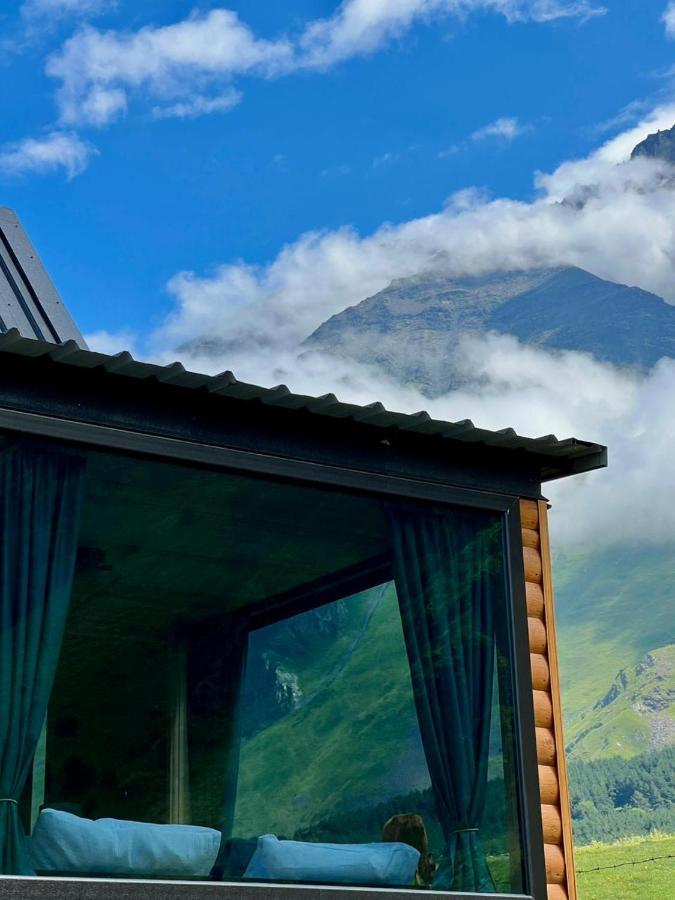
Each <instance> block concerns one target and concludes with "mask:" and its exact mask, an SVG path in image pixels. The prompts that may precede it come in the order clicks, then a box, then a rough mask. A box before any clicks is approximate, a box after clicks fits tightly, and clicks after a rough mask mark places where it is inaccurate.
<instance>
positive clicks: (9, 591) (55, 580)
mask: <svg viewBox="0 0 675 900" xmlns="http://www.w3.org/2000/svg"><path fill="white" fill-rule="evenodd" d="M83 470H84V462H83V460H81V459H78V458H75V457H70V456H67V455H65V454H64V455H61V454H58V453H52V452H49V451H46V450H44V449H39V448H33V447H27V446H19V445H17V446H13V447H6V448H4V449H3V450H2V451H0V873H3V874H7V875H29V874H33V873H32V869H31V865H30V858H29V855H28V849H27V841H26V838H25V835H24V832H23V828H22V825H21V820H20V817H19V809H18V801H19V798H20V796H21V793H22V791H23V789H24V787H25V785H26V781H27V779H28V775H29V773H30V769H31V764H32V761H33V755H34V753H35V748H36V746H37V742H38V739H39V737H40V731H41V729H42V724H43V722H44V719H45V715H46V713H47V704H48V702H49V696H50V693H51V689H52V684H53V681H54V675H55V672H56V666H57V663H58V659H59V652H60V649H61V642H62V638H63V631H64V627H65V623H66V617H67V614H68V606H69V603H70V592H71V587H72V581H73V572H74V568H75V556H76V551H77V539H78V528H79V516H80V506H81V498H82V483H83Z"/></svg>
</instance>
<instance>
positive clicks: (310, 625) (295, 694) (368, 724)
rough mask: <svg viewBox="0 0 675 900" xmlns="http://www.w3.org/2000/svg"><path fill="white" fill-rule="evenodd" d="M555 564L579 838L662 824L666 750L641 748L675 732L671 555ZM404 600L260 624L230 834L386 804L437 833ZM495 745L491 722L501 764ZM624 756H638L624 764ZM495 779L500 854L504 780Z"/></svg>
mask: <svg viewBox="0 0 675 900" xmlns="http://www.w3.org/2000/svg"><path fill="white" fill-rule="evenodd" d="M556 564H557V569H556V574H557V609H558V622H559V642H560V652H561V659H562V666H563V679H564V681H563V702H564V707H565V709H566V712H567V714H568V728H567V739H568V743H569V747H570V750H571V753H570V757H571V760H572V768H571V779H572V793H573V798H574V802H575V823H576V828H577V839H578V840H581V841H582V842H587V841H589V840H594V839H597V838H605V837H608V836H615V837H620V836H624V835H626V834H638V833H643V834H644V833H646V832H648V831H649V830H650V829H651V828H654V827H658V828H669V827H670V825H671V824H673V822H674V820H673V818H672V815H671V814H670V813H669V812H668V805H669V804H671V805H672V804H673V802H674V801H675V792H674V791H675V789H674V788H673V779H672V777H670V778H668V777H666V776H664V774H663V773H664V772H666V773H668V772H671V771H672V759H673V757H672V752H671V755H670V756H668V755H665V756H663V755H659V754H658V753H657V756H656V757H654V759H655V760H656V762H653V761H652V758H651V757H649V756H645V752H646V751H649V750H654V751H662V753H665V752H666V750H667V748H668V747H672V746H674V745H675V715H674V713H675V706H674V703H675V641H673V640H672V629H673V622H672V619H673V615H672V609H673V602H672V597H671V591H672V588H671V586H672V585H675V563H674V562H673V561H672V560H671V559H670V554H669V553H668V552H667V551H666V550H657V549H649V550H637V549H630V550H626V549H625V548H624V549H623V550H606V551H602V552H598V553H590V552H589V553H579V554H576V555H567V556H560V557H559V558H558V559H557V560H556ZM645 598H648V599H647V600H645ZM396 605H397V601H396V596H395V591H394V589H393V586H391V585H389V586H388V587H386V589H385V588H378V589H374V590H373V591H367V592H364V593H363V594H359V595H356V596H354V597H351V598H347V599H345V600H341V601H338V602H337V603H335V604H329V605H328V606H327V607H324V608H322V609H321V610H315V611H312V612H311V613H306V614H303V616H299V617H296V619H297V621H294V620H289V621H288V622H286V623H280V624H278V625H275V626H270V628H269V629H266V630H263V631H262V632H261V633H260V644H259V646H258V645H256V647H254V648H253V649H254V651H255V652H254V654H253V655H254V656H256V654H257V659H258V664H257V665H258V668H257V669H256V668H255V666H254V667H253V668H252V669H251V671H250V672H249V675H247V682H248V681H250V680H251V679H252V680H253V688H252V693H251V694H250V696H249V698H248V699H247V704H246V706H247V709H248V711H249V719H248V720H247V724H246V730H245V740H244V743H243V747H242V754H241V770H240V780H239V792H238V800H237V809H236V822H235V833H237V834H239V835H241V836H251V835H256V834H261V833H265V832H275V833H277V834H280V835H286V836H292V835H298V836H303V835H304V836H310V837H312V838H313V839H317V836H319V835H320V836H321V837H323V838H324V839H331V838H332V839H335V840H338V839H341V840H348V839H349V835H350V834H357V833H358V834H359V835H361V837H362V838H363V839H364V840H376V839H377V838H378V836H379V830H380V828H381V825H382V824H383V822H384V821H385V820H386V818H387V817H388V815H390V814H391V813H392V810H393V809H394V807H393V806H392V803H393V804H394V806H396V804H397V803H398V804H399V805H400V804H403V805H402V807H401V808H400V809H398V811H409V810H408V809H407V806H406V804H408V805H411V806H414V807H415V808H417V809H419V811H421V812H423V814H424V818H425V821H426V822H427V826H428V828H429V831H430V834H432V835H433V834H434V833H435V832H437V831H438V829H437V823H436V822H435V821H434V816H435V813H434V804H433V798H432V797H431V794H430V793H429V791H428V788H429V776H428V771H427V769H426V763H425V760H424V753H423V749H422V747H421V741H420V738H419V732H418V728H417V721H416V715H415V710H414V705H413V699H412V691H411V685H410V677H409V674H408V666H407V661H406V653H405V647H404V643H403V634H402V629H401V625H400V619H399V618H398V616H397V615H396V614H395V610H396ZM646 607H647V608H648V614H645V612H644V611H645V608H646ZM638 610H639V612H638ZM627 623H632V627H627ZM669 638H671V642H670V643H667V644H665V645H663V643H664V642H666V641H668V639H669ZM660 643H661V644H662V646H659V644H660ZM655 647H656V649H654V648H655ZM250 665H251V663H250V662H249V666H250ZM256 672H257V674H256ZM249 689H251V686H250V685H249ZM494 719H495V721H496V722H498V721H499V717H498V715H495V716H494ZM497 731H498V728H497ZM499 753H500V747H499V736H498V734H497V735H496V736H495V739H494V742H493V761H494V762H493V768H492V776H493V777H494V776H498V775H499V769H500V765H499V758H500V757H499ZM618 757H624V758H625V759H627V760H629V759H630V760H633V761H634V762H631V763H630V765H629V768H628V769H626V770H625V771H624V770H623V769H621V768H620V766H619V763H621V760H620V759H618ZM592 760H596V762H589V761H592ZM627 765H628V763H627ZM598 766H600V768H598ZM617 766H618V768H617ZM651 782H653V785H652V788H653V789H652V788H650V787H649V785H650V784H651ZM657 782H658V785H657ZM594 784H597V790H595V788H594V787H593V785H594ZM628 785H632V788H631V790H632V791H633V793H632V794H630V796H628V795H627V794H626V791H627V790H628V787H627V786H628ZM664 785H665V786H664ZM657 787H658V790H656V788H657ZM490 790H491V792H492V793H491V797H492V799H491V801H490V803H491V813H490V814H491V815H492V816H493V818H494V817H495V816H496V819H495V821H493V822H492V823H491V825H490V828H491V829H492V833H493V834H494V835H495V839H494V842H493V845H494V848H495V852H497V853H498V852H499V840H500V838H499V835H500V831H501V830H502V829H503V821H501V824H500V821H498V820H499V817H500V816H502V817H503V803H502V802H501V800H500V798H499V796H498V794H499V791H502V793H503V783H501V782H499V781H498V780H497V778H495V779H494V781H493V782H491V788H490ZM654 791H656V794H658V796H656V797H652V796H651V794H653V793H654ZM397 808H398V807H397ZM362 831H363V834H361V832H362Z"/></svg>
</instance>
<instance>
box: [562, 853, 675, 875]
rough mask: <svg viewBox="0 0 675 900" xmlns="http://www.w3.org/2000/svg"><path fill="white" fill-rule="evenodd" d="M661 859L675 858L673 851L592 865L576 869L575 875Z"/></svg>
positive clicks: (640, 864)
mask: <svg viewBox="0 0 675 900" xmlns="http://www.w3.org/2000/svg"><path fill="white" fill-rule="evenodd" d="M663 859H675V853H668V854H666V855H665V856H649V857H647V858H646V859H631V860H628V861H627V862H620V863H614V865H610V866H594V867H593V868H592V869H577V875H588V874H589V873H590V872H604V871H605V870H606V869H621V868H623V867H624V866H642V865H644V864H645V863H653V862H658V861H660V860H663Z"/></svg>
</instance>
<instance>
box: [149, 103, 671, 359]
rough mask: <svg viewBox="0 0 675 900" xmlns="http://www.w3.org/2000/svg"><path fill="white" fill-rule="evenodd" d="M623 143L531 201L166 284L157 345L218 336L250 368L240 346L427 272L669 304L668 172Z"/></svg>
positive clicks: (645, 127)
mask: <svg viewBox="0 0 675 900" xmlns="http://www.w3.org/2000/svg"><path fill="white" fill-rule="evenodd" d="M668 115H670V116H671V120H670V124H672V123H673V122H674V121H675V107H674V108H672V109H671V111H670V112H668V111H667V110H666V109H665V108H664V109H661V110H658V111H655V112H654V113H653V114H651V115H650V116H648V117H647V118H646V119H645V121H644V122H643V123H642V125H641V126H639V127H637V128H635V129H631V131H630V132H629V134H630V135H631V141H633V142H635V143H637V141H639V140H640V139H641V138H643V137H644V136H646V134H647V133H648V132H649V131H650V130H652V129H653V128H654V124H655V123H658V122H662V121H664V120H665V118H666V116H668ZM624 144H625V140H624V136H619V137H617V138H614V139H612V140H611V141H608V142H607V143H606V144H605V145H603V147H601V148H600V149H599V150H598V151H597V152H595V153H593V154H592V155H591V156H590V157H588V158H587V159H584V160H578V161H573V162H567V163H564V164H563V165H561V166H560V167H559V168H558V169H557V170H556V171H555V172H553V173H550V174H547V175H541V174H540V175H539V176H538V177H537V184H538V187H539V192H540V193H539V196H538V197H537V198H536V199H535V200H534V201H532V202H530V203H527V202H522V201H517V200H511V199H508V198H498V199H489V198H488V197H486V196H485V195H483V194H481V193H480V192H476V191H472V190H469V191H463V192H460V193H458V194H456V195H454V196H453V197H452V198H451V199H450V201H449V202H448V203H447V205H446V206H445V207H444V208H443V209H442V210H441V211H439V212H436V213H433V214H430V215H427V216H424V217H421V218H418V219H413V220H410V221H408V222H404V223H402V224H400V225H396V226H392V225H384V226H382V227H381V228H379V229H378V230H377V231H375V232H374V233H372V234H370V235H367V236H361V235H359V234H358V233H357V232H355V231H354V230H353V229H349V228H343V229H340V230H338V231H327V232H311V233H308V234H305V235H302V236H301V237H300V238H299V239H298V240H297V241H296V242H295V243H293V244H289V245H288V246H286V247H284V248H283V249H282V251H281V252H280V253H279V255H278V256H277V257H276V259H273V260H272V261H271V262H270V263H269V264H268V265H266V266H262V267H254V266H248V265H246V264H244V263H234V264H228V265H223V266H221V267H219V268H217V269H216V270H215V271H213V272H211V273H208V274H206V275H196V274H194V273H189V272H188V273H181V274H179V275H177V276H176V277H175V278H174V279H173V280H172V282H171V285H170V290H171V292H172V294H173V296H174V297H175V300H176V311H175V313H174V314H173V315H172V317H171V318H170V319H169V320H168V321H167V323H166V325H165V326H164V329H163V332H162V335H161V340H163V341H167V342H169V343H174V344H175V343H179V342H180V341H183V340H189V339H190V338H193V337H197V336H199V335H204V334H208V335H215V336H222V337H223V338H224V339H227V340H228V341H231V342H232V348H233V352H235V355H236V358H237V361H238V360H239V352H238V351H237V350H236V348H237V347H238V346H240V347H241V349H242V363H243V364H244V365H247V366H248V363H247V362H246V353H247V349H246V348H247V346H248V344H247V341H249V340H255V341H256V342H258V343H260V344H262V345H264V346H266V347H278V348H279V350H280V352H281V351H282V350H283V349H284V348H287V347H291V346H297V344H298V343H299V342H300V341H302V340H303V339H304V338H305V337H306V336H307V335H308V334H309V333H310V332H312V331H313V330H314V329H315V328H316V327H317V326H318V325H319V324H320V323H321V322H323V321H325V319H327V318H328V317H329V316H331V315H333V314H335V313H336V312H339V311H340V310H342V309H344V308H345V307H347V306H350V305H353V304H354V303H357V302H359V301H360V300H362V299H363V298H364V297H367V296H370V295H372V294H374V293H376V292H377V291H379V290H381V289H382V288H384V287H386V286H387V284H389V282H390V281H391V280H392V279H395V278H400V277H404V276H407V275H414V274H417V273H418V272H420V271H424V270H428V269H433V268H437V269H444V270H447V269H450V270H452V271H455V272H456V273H458V274H480V273H484V272H488V271H493V270H496V269H508V268H526V267H530V266H536V265H558V264H570V265H578V266H581V267H582V268H585V269H588V270H590V271H592V272H594V273H596V274H597V275H599V276H600V277H603V278H609V279H613V280H616V281H620V282H623V283H628V284H639V285H640V286H641V287H644V288H646V289H648V290H652V291H654V292H655V293H657V294H659V295H660V296H663V297H666V298H667V299H668V300H670V301H671V302H675V278H673V268H674V259H675V251H674V250H673V248H674V247H675V191H674V190H673V186H672V185H673V170H672V168H671V167H670V166H669V165H668V164H667V163H662V162H659V161H658V160H651V159H646V158H639V159H635V160H632V161H630V162H626V163H625V164H622V165H617V162H618V161H621V160H625V159H627V158H628V156H629V155H630V151H629V150H628V149H624V150H622V152H621V153H619V149H620V148H622V147H623V146H624ZM563 201H564V202H563ZM252 336H254V337H252ZM230 364H231V365H234V364H235V362H232V363H229V362H228V363H227V365H230Z"/></svg>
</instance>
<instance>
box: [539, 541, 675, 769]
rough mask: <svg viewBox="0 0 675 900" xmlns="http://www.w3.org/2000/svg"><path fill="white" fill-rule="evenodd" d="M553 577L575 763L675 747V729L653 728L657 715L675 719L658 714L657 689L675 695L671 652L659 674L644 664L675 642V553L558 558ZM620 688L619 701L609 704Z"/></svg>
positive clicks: (628, 551)
mask: <svg viewBox="0 0 675 900" xmlns="http://www.w3.org/2000/svg"><path fill="white" fill-rule="evenodd" d="M554 574H555V588H556V613H557V621H558V630H559V650H560V665H561V673H562V688H563V707H564V710H565V715H566V720H567V729H566V739H567V742H568V745H569V747H570V749H571V752H572V756H573V758H586V759H592V758H597V757H598V756H614V755H621V756H630V755H633V754H636V753H640V752H643V751H645V750H648V749H650V748H651V749H657V748H658V747H660V746H667V745H668V744H669V743H675V731H673V730H669V728H668V726H666V727H665V729H664V728H661V729H659V728H658V727H653V725H654V722H653V717H654V714H655V713H658V714H659V715H662V716H663V717H666V718H667V717H669V716H670V717H672V707H670V712H668V707H669V704H666V706H665V707H664V708H661V709H659V710H654V709H653V708H652V707H653V702H652V693H653V692H654V691H655V690H668V689H671V690H674V689H675V671H674V670H673V667H672V662H673V650H672V648H671V649H663V650H659V651H658V653H657V654H656V656H657V657H658V666H656V667H655V668H654V667H650V665H649V664H648V661H647V659H646V658H647V656H648V654H653V653H654V651H657V650H658V648H667V647H668V645H671V644H673V643H675V615H674V613H673V610H675V554H673V553H672V550H671V549H670V548H669V547H618V548H609V549H604V550H589V551H585V552H581V553H576V554H558V555H557V556H556V559H555V563H554ZM636 667H637V668H638V669H640V672H637V671H636ZM617 679H618V681H617ZM624 681H625V682H626V683H625V684H623V682H624ZM628 682H630V684H628ZM618 685H622V687H623V688H624V690H622V691H619V694H621V696H620V697H617V698H615V699H614V702H612V703H609V702H604V704H603V700H605V701H606V698H607V697H608V694H609V692H610V691H611V690H612V688H613V686H614V689H615V690H616V688H617V686H618ZM661 699H662V698H661ZM657 700H658V698H657ZM643 701H644V702H643ZM657 705H659V702H657Z"/></svg>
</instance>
